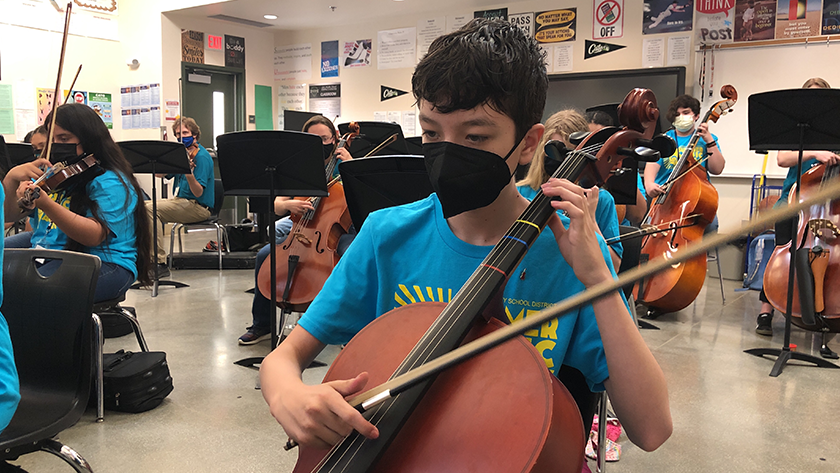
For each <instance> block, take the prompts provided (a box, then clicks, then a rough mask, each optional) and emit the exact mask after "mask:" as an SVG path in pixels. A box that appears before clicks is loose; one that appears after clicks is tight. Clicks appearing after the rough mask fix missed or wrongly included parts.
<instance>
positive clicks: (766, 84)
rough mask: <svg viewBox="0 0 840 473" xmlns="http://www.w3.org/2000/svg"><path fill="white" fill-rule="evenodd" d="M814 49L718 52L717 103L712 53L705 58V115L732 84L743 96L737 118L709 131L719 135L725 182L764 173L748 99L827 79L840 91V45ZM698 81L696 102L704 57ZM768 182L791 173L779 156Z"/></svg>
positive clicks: (772, 160)
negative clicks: (752, 141)
mask: <svg viewBox="0 0 840 473" xmlns="http://www.w3.org/2000/svg"><path fill="white" fill-rule="evenodd" d="M815 39H816V41H813V42H810V43H809V44H807V45H806V44H787V45H774V46H753V47H746V48H733V49H720V50H715V52H714V88H715V90H714V97H713V98H711V99H710V98H709V91H708V86H709V81H710V79H711V70H710V68H709V66H710V62H711V57H710V54H711V52H707V53H706V66H707V72H706V88H707V90H706V97H705V99H704V100H703V101H701V104H700V109H701V115H703V114H705V113H706V111H707V110H708V109H709V108H710V107H711V106H712V105H713V104H714V103H715V102H717V101H719V100H722V99H721V98H720V88H721V86H723V85H724V84H730V85H732V86H734V87H735V89H736V90H737V91H738V103H737V104H735V107H734V108H733V112H732V113H730V114H727V115H724V116H722V117H720V119H719V120H718V122H717V123H712V124H710V126H709V129H710V130H711V132H712V133H714V134H715V135H717V137H718V140H719V142H720V146H721V149H722V150H723V155H724V157H725V158H726V167H725V168H724V170H723V174H721V176H730V177H748V176H752V175H753V174H759V173H761V166H762V163H763V161H764V157H763V156H762V155H758V154H755V152H754V151H750V147H749V133H748V128H747V117H748V115H747V113H748V110H747V98H748V97H749V96H750V95H751V94H755V93H759V92H768V91H771V90H780V89H795V88H798V87H802V84H804V83H805V81H806V80H808V79H810V78H811V77H822V78H823V79H825V80H827V81H828V83H829V84H831V86H832V87H834V88H838V87H840V45H838V44H837V43H836V42H835V43H833V44H830V45H829V44H828V43H827V42H826V41H825V40H823V41H819V40H818V38H815ZM695 56H696V57H695V59H696V63H695V64H696V66H695V69H694V70H695V77H694V78H692V79H690V80H691V82H692V83H693V85H694V87H693V90H694V94H693V95H694V96H695V97H697V98H698V99H699V98H700V87H699V85H698V83H697V74H699V71H700V70H701V68H700V66H701V64H702V62H701V61H702V53H699V52H698V53H697V54H696V55H695ZM766 173H767V175H768V176H771V177H780V178H783V177H785V175H787V169H784V168H780V167H778V166H777V165H776V153H775V152H771V153H770V158H769V159H768V160H767V171H766Z"/></svg>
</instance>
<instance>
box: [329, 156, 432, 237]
mask: <svg viewBox="0 0 840 473" xmlns="http://www.w3.org/2000/svg"><path fill="white" fill-rule="evenodd" d="M338 171H339V172H340V173H341V182H342V183H343V184H344V198H345V199H346V200H347V210H348V211H349V212H350V218H351V219H352V220H353V225H354V226H355V227H356V228H357V229H361V228H362V224H363V223H364V221H365V219H366V218H367V216H368V214H370V213H371V212H373V211H375V210H379V209H384V208H387V207H393V206H395V205H403V204H408V203H411V202H416V201H418V200H420V199H424V198H426V197H428V196H429V195H430V194H431V193H432V192H434V189H432V184H431V183H430V182H429V175H428V174H427V173H426V165H425V163H424V161H423V157H422V156H376V157H370V158H365V159H354V160H351V161H346V162H343V163H341V166H339V167H338Z"/></svg>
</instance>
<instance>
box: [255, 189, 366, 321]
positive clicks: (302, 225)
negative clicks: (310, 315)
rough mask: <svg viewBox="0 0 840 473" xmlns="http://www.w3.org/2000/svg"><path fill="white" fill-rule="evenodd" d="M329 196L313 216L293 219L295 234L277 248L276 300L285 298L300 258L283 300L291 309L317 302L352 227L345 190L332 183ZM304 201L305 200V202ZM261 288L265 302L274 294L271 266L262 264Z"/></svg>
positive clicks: (259, 286)
mask: <svg viewBox="0 0 840 473" xmlns="http://www.w3.org/2000/svg"><path fill="white" fill-rule="evenodd" d="M327 190H328V191H329V195H328V196H327V197H323V198H321V199H320V201H319V203H318V207H316V208H315V211H314V212H313V215H312V216H308V215H307V214H304V215H301V216H299V215H293V216H292V217H291V219H292V223H293V225H292V230H291V232H290V233H289V236H287V237H286V240H285V241H284V242H283V243H282V244H280V245H277V250H276V251H277V268H276V269H277V296H278V299H279V298H280V296H283V295H284V293H285V291H286V286H287V282H289V273H290V264H289V261H290V257H295V256H296V257H297V262H296V264H295V267H294V268H293V269H291V272H292V276H293V277H292V280H291V281H290V284H289V286H288V287H289V290H288V294H286V297H284V298H283V299H282V300H285V301H286V302H285V303H283V305H286V304H287V305H288V309H290V310H294V311H304V310H306V307H307V306H308V305H309V303H310V302H312V300H313V299H315V296H316V295H318V292H320V291H321V287H323V286H324V282H325V281H326V280H327V278H328V277H329V276H330V274H331V273H332V270H333V268H334V267H335V265H336V264H337V263H338V253H337V252H336V250H337V248H338V240H339V238H341V236H342V235H344V234H346V233H347V232H348V230H349V229H350V225H351V224H352V222H351V220H350V213H349V212H348V211H347V202H346V201H345V200H344V187H343V186H342V185H341V182H338V181H336V182H332V183H331V184H330V186H329V187H328V189H327ZM302 199H305V198H302ZM257 282H258V288H259V291H260V293H262V294H263V296H265V297H266V298H270V297H271V296H270V294H271V278H270V266H269V265H266V264H263V265H262V267H261V268H260V274H259V277H258V281H257Z"/></svg>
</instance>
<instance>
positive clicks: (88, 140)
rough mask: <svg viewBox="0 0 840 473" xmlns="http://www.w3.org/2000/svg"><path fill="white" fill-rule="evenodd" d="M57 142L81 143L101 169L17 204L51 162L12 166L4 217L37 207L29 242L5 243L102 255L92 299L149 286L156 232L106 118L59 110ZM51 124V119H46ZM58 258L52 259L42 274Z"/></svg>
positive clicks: (76, 108) (78, 109)
mask: <svg viewBox="0 0 840 473" xmlns="http://www.w3.org/2000/svg"><path fill="white" fill-rule="evenodd" d="M56 113H57V115H56V117H55V129H54V130H53V142H54V143H69V144H75V145H76V154H77V155H79V156H82V155H85V154H90V155H93V156H94V157H95V158H96V160H97V161H98V162H99V164H98V166H94V167H93V168H91V169H89V170H87V171H85V172H84V173H83V174H81V175H79V176H77V177H75V178H74V179H75V180H74V181H73V183H72V184H70V185H69V186H68V187H66V188H63V189H61V190H59V191H57V192H55V193H53V194H47V193H46V192H40V195H39V196H38V197H37V198H35V199H34V201H33V202H32V203H31V205H26V204H24V207H25V208H23V209H22V208H20V207H19V206H18V204H16V202H18V200H19V199H21V198H23V197H24V194H25V193H26V192H27V191H30V192H31V191H32V189H34V187H35V185H34V184H33V183H32V181H31V180H32V179H36V178H38V177H40V176H41V175H42V174H44V169H46V168H48V167H49V166H51V165H52V163H50V161H48V160H47V159H44V158H39V159H36V160H35V161H33V162H31V163H26V164H21V165H19V166H15V167H14V168H12V169H11V170H10V171H9V173H8V174H7V175H6V178H5V179H4V180H3V187H4V188H5V196H6V200H5V205H4V209H5V215H6V221H15V220H17V219H19V218H21V217H22V216H24V215H25V214H27V213H30V212H31V211H34V213H32V216H31V218H30V222H31V224H32V228H33V232H32V234H31V237H30V238H29V239H28V241H17V242H16V241H14V237H13V238H10V239H9V240H7V243H11V244H7V247H13V246H15V247H18V248H20V247H43V248H47V249H53V250H71V251H79V252H85V253H90V254H93V255H96V256H98V257H99V258H100V259H101V260H102V269H101V270H100V272H99V280H98V282H97V285H96V295H95V301H97V302H99V301H104V300H109V299H113V298H115V297H118V296H119V295H121V294H123V293H124V292H125V291H126V290H128V287H129V286H130V285H131V284H132V283H133V282H134V281H135V280H139V281H140V282H142V283H146V284H148V283H149V279H148V274H149V271H148V270H149V267H150V264H151V254H150V250H151V229H150V225H149V220H148V218H147V217H146V209H145V206H144V205H143V203H142V200H141V199H140V198H139V196H141V195H142V190H141V188H140V185H139V184H138V182H137V179H135V177H134V174H133V173H132V171H131V166H130V165H129V164H128V161H126V159H125V157H124V156H123V154H122V151H120V148H119V147H118V146H117V144H116V143H114V140H113V139H112V138H111V135H110V133H109V132H108V128H106V127H105V124H104V123H103V122H102V119H101V118H99V116H98V115H97V114H96V112H94V111H93V110H92V109H91V108H90V107H87V106H85V105H82V104H75V103H71V104H67V105H62V106H60V107H58V109H57V111H56ZM46 122H47V123H50V120H49V119H48V120H47V121H46ZM53 263H55V264H56V265H57V264H59V263H58V262H47V263H45V264H44V267H43V268H42V271H45V272H49V271H50V266H51V265H52V264H53Z"/></svg>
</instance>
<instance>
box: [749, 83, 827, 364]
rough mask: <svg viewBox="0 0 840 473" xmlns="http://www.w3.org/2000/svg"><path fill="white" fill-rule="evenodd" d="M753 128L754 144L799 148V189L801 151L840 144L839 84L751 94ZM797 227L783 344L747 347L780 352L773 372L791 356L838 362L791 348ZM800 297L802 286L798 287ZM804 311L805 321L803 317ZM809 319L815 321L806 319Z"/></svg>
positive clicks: (754, 350)
mask: <svg viewBox="0 0 840 473" xmlns="http://www.w3.org/2000/svg"><path fill="white" fill-rule="evenodd" d="M748 110H749V134H750V149H751V150H758V149H761V150H767V149H770V150H789V149H798V150H799V160H798V162H797V164H796V195H795V199H794V201H795V202H799V187H800V179H801V176H802V155H803V153H804V151H805V150H806V149H807V150H824V149H837V148H840V114H838V112H837V111H838V110H840V90H837V89H790V90H776V91H772V92H764V93H760V94H753V95H750V97H749V108H748ZM796 247H797V227H796V226H794V225H791V239H790V272H789V274H788V292H787V305H786V307H785V341H784V345H783V346H782V348H752V349H749V350H744V351H745V352H746V353H749V354H750V355H755V356H758V357H761V358H763V357H764V355H772V356H776V357H777V358H776V362H775V364H774V365H773V369H772V370H771V371H770V376H773V377H776V376H779V375H780V374H782V370H784V368H785V365H786V364H787V362H788V361H789V360H790V359H791V358H792V359H795V360H800V361H806V362H808V363H813V364H815V365H817V366H818V367H820V368H840V367H838V366H837V365H835V364H833V363H830V362H828V361H826V360H823V359H821V358H817V357H815V356H811V355H808V354H805V353H800V352H795V351H791V350H790V329H791V312H792V310H791V307H792V306H793V288H794V286H793V284H794V277H795V267H796V257H797V251H796V250H797V248H796ZM799 294H800V297H802V295H803V291H799ZM805 315H806V314H805V313H804V311H803V321H804V319H805ZM808 325H811V324H808Z"/></svg>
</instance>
